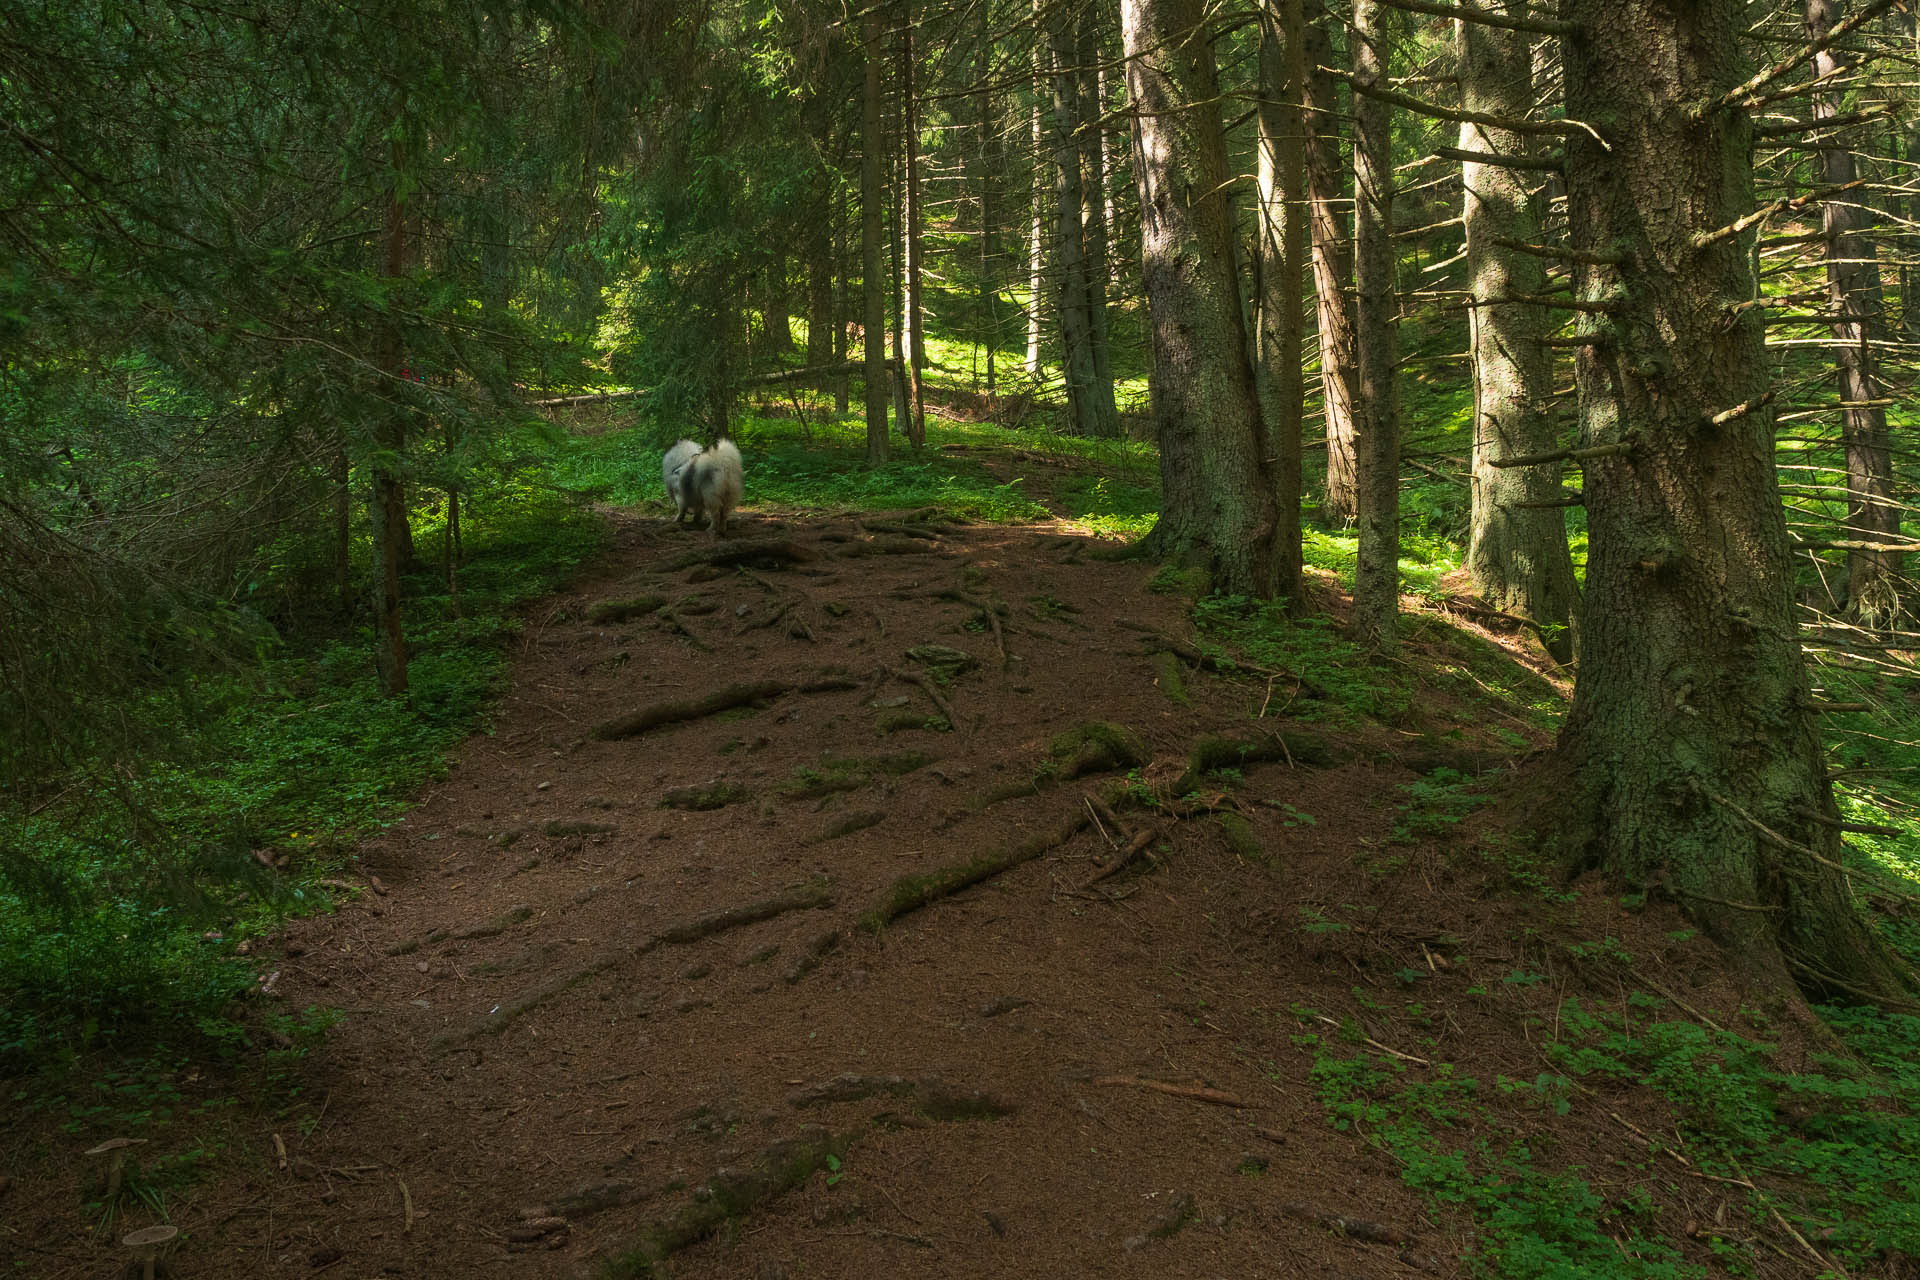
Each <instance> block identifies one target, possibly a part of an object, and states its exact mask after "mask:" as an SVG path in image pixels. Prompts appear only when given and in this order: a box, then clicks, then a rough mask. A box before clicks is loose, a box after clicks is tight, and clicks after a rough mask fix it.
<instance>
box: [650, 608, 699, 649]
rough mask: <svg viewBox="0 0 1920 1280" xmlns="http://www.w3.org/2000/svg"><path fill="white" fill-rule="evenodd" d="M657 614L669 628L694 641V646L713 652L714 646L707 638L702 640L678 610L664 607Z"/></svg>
mask: <svg viewBox="0 0 1920 1280" xmlns="http://www.w3.org/2000/svg"><path fill="white" fill-rule="evenodd" d="M657 616H658V617H659V619H660V621H661V622H663V623H665V624H666V628H667V630H669V631H674V632H678V633H679V634H680V635H683V636H685V637H686V638H687V639H688V640H690V641H692V642H693V647H694V648H696V649H698V650H699V651H700V652H702V653H712V652H713V646H712V645H710V644H708V643H707V642H706V641H705V640H702V639H701V638H700V636H699V635H698V633H696V632H695V631H694V630H693V628H692V627H689V626H688V625H687V623H686V619H684V618H682V617H681V616H680V615H679V613H678V612H677V611H675V610H673V609H663V610H661V611H660V613H659V614H658V615H657Z"/></svg>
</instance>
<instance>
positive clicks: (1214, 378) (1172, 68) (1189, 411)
mask: <svg viewBox="0 0 1920 1280" xmlns="http://www.w3.org/2000/svg"><path fill="white" fill-rule="evenodd" d="M1121 21H1122V26H1123V34H1124V37H1125V43H1126V59H1127V87H1128V90H1129V93H1130V97H1131V98H1132V100H1133V103H1134V106H1135V108H1136V110H1137V112H1138V122H1139V123H1138V128H1139V132H1138V134H1137V135H1136V136H1137V140H1138V141H1137V152H1136V154H1135V156H1134V165H1135V168H1136V173H1137V174H1138V179H1139V183H1140V188H1141V194H1142V201H1141V210H1140V220H1141V226H1140V240H1141V265H1142V274H1143V276H1144V278H1145V283H1146V290H1147V304H1148V309H1149V321H1150V324H1151V326H1152V329H1153V340H1154V349H1155V357H1156V361H1155V377H1154V418H1155V421H1156V423H1157V425H1158V428H1159V436H1160V472H1161V490H1162V500H1161V506H1160V519H1159V522H1158V523H1157V524H1156V525H1155V526H1154V529H1153V533H1152V534H1150V535H1149V537H1148V540H1147V547H1148V549H1149V550H1151V551H1153V552H1155V553H1157V554H1159V555H1163V556H1167V557H1170V558H1178V559H1180V560H1183V561H1186V562H1188V563H1193V564H1198V565H1201V566H1203V567H1204V568H1205V569H1206V570H1207V572H1208V573H1209V575H1210V576H1211V578H1212V583H1213V586H1214V587H1215V588H1217V589H1218V590H1221V591H1226V592H1233V593H1237V594H1240V595H1248V596H1257V597H1266V596H1270V595H1272V594H1273V583H1274V564H1275V559H1276V556H1277V554H1278V553H1277V549H1276V547H1275V545H1274V544H1275V539H1276V537H1277V533H1278V524H1279V518H1278V513H1277V511H1276V509H1275V502H1274V495H1273V479H1272V474H1271V472H1270V470H1269V468H1268V466H1267V465H1266V459H1267V457H1268V456H1269V447H1268V442H1267V440H1266V439H1265V436H1264V432H1263V431H1262V427H1261V421H1260V411H1259V407H1258V403H1257V399H1256V395H1255V391H1254V386H1253V370H1252V368H1251V367H1250V366H1249V364H1248V361H1247V357H1246V352H1247V338H1246V326H1245V323H1244V320H1243V317H1242V312H1241V304H1240V294H1239V288H1238V282H1237V281H1236V280H1235V278H1234V273H1233V224H1232V221H1231V215H1230V211H1229V208H1228V204H1227V184H1228V171H1227V157H1226V145H1225V141H1224V138H1223V136H1222V132H1221V126H1220V106H1219V100H1220V89H1219V83H1218V80H1217V78H1216V76H1215V73H1214V66H1213V49H1212V46H1211V44H1210V43H1209V41H1208V36H1209V30H1208V24H1207V22H1206V17H1205V11H1204V9H1203V7H1202V4H1201V0H1123V3H1122V5H1121Z"/></svg>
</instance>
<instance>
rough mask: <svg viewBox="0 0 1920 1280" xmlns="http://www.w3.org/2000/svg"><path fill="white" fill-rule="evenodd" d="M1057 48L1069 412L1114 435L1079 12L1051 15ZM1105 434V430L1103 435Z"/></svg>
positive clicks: (1058, 191)
mask: <svg viewBox="0 0 1920 1280" xmlns="http://www.w3.org/2000/svg"><path fill="white" fill-rule="evenodd" d="M1047 34H1048V38H1049V40H1050V42H1051V43H1052V46H1053V183H1054V185H1053V198H1054V199H1053V205H1054V208H1053V215H1054V219H1053V228H1054V231H1053V261H1054V266H1055V271H1054V285H1055V287H1054V298H1055V300H1056V304H1057V310H1056V314H1057V315H1058V316H1059V318H1060V367H1061V370H1062V372H1063V373H1064V374H1065V376H1066V380H1067V411H1068V416H1069V418H1070V420H1071V421H1072V423H1073V429H1074V431H1075V432H1077V433H1078V434H1080V435H1083V436H1097V435H1111V434H1113V431H1112V429H1111V428H1112V425H1113V424H1112V422H1111V420H1109V421H1108V422H1102V421H1101V420H1100V417H1099V413H1098V409H1097V405H1096V401H1095V399H1094V382H1095V380H1096V376H1097V375H1096V373H1095V370H1094V362H1093V324H1092V321H1091V320H1090V319H1089V318H1088V315H1087V299H1088V294H1087V258H1086V246H1085V244H1084V242H1083V241H1082V239H1081V232H1082V219H1083V215H1084V212H1085V194H1084V192H1083V190H1082V185H1081V181H1080V146H1079V142H1078V141H1077V139H1076V138H1075V133H1076V131H1077V130H1078V129H1079V127H1080V77H1079V75H1078V74H1077V73H1076V72H1075V71H1074V61H1075V59H1076V57H1077V48H1078V45H1077V42H1076V41H1075V39H1074V31H1073V12H1072V10H1071V9H1070V8H1069V7H1068V6H1066V5H1056V6H1055V7H1054V8H1053V9H1052V11H1051V19H1050V24H1049V27H1048V33H1047ZM1103 428H1105V430H1103Z"/></svg>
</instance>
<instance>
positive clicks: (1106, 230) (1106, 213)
mask: <svg viewBox="0 0 1920 1280" xmlns="http://www.w3.org/2000/svg"><path fill="white" fill-rule="evenodd" d="M1078 52H1079V61H1080V66H1079V76H1080V172H1081V175H1082V179H1083V185H1082V190H1083V193H1084V195H1085V208H1086V214H1087V217H1086V226H1085V228H1084V237H1083V238H1084V241H1085V244H1086V282H1087V340H1088V342H1089V343H1090V344H1091V345H1092V348H1093V385H1092V387H1091V388H1089V394H1090V396H1091V398H1092V401H1093V423H1092V428H1091V429H1092V433H1093V434H1094V435H1099V436H1109V435H1119V434H1120V409H1119V406H1118V404H1117V403H1116V402H1115V400H1114V395H1113V348H1112V345H1111V335H1112V326H1111V325H1110V324H1109V322H1108V317H1107V280H1108V276H1109V275H1110V274H1111V268H1110V267H1109V265H1108V262H1107V258H1108V256H1109V250H1108V238H1109V236H1110V235H1111V233H1112V225H1113V224H1112V220H1111V217H1110V210H1111V208H1112V202H1111V200H1110V198H1109V196H1108V194H1107V156H1106V137H1107V130H1106V122H1105V120H1104V118H1103V117H1104V114H1105V113H1104V111H1103V110H1102V104H1103V103H1104V102H1105V98H1104V97H1103V96H1102V94H1101V92H1100V75H1099V70H1098V68H1099V65H1100V61H1101V57H1100V13H1099V10H1098V8H1097V7H1094V6H1089V7H1087V8H1085V9H1082V10H1081V11H1080V44H1079V51H1078Z"/></svg>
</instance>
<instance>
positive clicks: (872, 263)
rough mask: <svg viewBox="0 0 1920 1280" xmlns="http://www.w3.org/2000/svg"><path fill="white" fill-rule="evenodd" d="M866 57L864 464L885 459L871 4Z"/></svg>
mask: <svg viewBox="0 0 1920 1280" xmlns="http://www.w3.org/2000/svg"><path fill="white" fill-rule="evenodd" d="M861 37H862V42H863V44H864V45H865V52H866V58H867V65H866V80H865V88H864V91H863V92H862V94H861V99H860V292H861V304H862V305H861V313H862V317H863V323H864V325H865V329H866V332H865V333H864V335H863V339H864V342H865V345H866V359H867V372H866V382H867V387H866V406H867V465H868V466H872V467H877V466H879V465H880V464H881V463H883V462H885V461H886V460H887V456H888V454H889V453H890V451H891V450H890V442H889V441H888V439H887V345H886V344H887V294H886V279H885V277H883V276H882V275H881V273H880V238H881V236H882V234H883V231H882V228H881V222H880V202H881V199H882V195H883V193H882V190H881V179H880V160H881V157H882V156H883V155H885V140H884V139H883V138H882V136H881V132H880V59H881V57H882V51H881V47H880V14H879V10H878V9H877V8H869V9H868V10H867V12H866V16H865V18H863V19H862V21H861Z"/></svg>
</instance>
